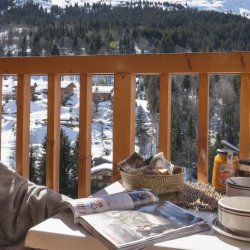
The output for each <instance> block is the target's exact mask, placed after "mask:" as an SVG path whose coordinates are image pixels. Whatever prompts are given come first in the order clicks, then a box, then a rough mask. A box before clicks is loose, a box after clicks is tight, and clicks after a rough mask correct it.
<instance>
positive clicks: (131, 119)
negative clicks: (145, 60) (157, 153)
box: [113, 74, 135, 181]
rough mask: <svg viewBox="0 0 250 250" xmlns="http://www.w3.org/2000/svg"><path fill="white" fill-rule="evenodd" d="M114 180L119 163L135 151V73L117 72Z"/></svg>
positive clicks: (116, 176)
mask: <svg viewBox="0 0 250 250" xmlns="http://www.w3.org/2000/svg"><path fill="white" fill-rule="evenodd" d="M113 119H114V125H113V126H114V127H113V180H114V181H116V180H119V179H120V175H119V172H118V169H117V164H118V163H119V162H120V161H122V160H124V159H125V158H127V157H129V156H130V154H132V153H133V152H134V151H135V75H131V74H116V75H115V82H114V118H113Z"/></svg>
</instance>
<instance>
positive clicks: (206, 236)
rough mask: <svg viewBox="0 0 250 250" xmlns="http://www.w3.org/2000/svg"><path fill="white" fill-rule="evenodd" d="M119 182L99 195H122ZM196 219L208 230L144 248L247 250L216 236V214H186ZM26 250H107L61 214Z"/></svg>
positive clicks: (33, 232) (40, 228) (39, 228)
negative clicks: (208, 226) (204, 221)
mask: <svg viewBox="0 0 250 250" xmlns="http://www.w3.org/2000/svg"><path fill="white" fill-rule="evenodd" d="M123 189H124V188H123V187H122V185H121V183H120V182H115V183H113V184H111V185H110V186H108V187H106V188H105V189H103V190H101V192H100V193H102V194H111V193H117V192H119V191H122V190H123ZM189 211H190V212H191V213H193V214H194V215H196V216H200V217H202V218H203V219H205V220H206V221H207V222H208V224H209V225H210V226H211V230H208V231H204V232H200V233H197V234H192V235H189V236H185V237H181V238H177V239H173V240H167V241H163V242H160V243H157V244H154V245H152V246H149V247H147V248H146V249H148V250H153V249H162V250H167V249H168V250H177V249H178V250H184V249H186V250H203V249H204V250H211V249H213V250H216V249H218V250H224V249H225V250H237V249H240V250H249V249H250V239H246V240H244V241H243V240H238V239H235V238H232V237H228V236H225V235H223V234H221V233H218V232H217V231H216V230H215V229H214V227H213V226H212V223H213V222H214V221H215V220H216V218H217V217H218V213H217V212H209V211H199V210H195V209H193V210H189ZM25 245H26V246H27V247H31V248H36V249H47V250H68V249H73V250H82V249H88V250H92V249H93V250H96V249H98V250H102V249H107V248H106V247H105V246H104V245H103V244H102V243H101V242H100V241H99V240H97V239H95V238H94V237H93V236H91V235H90V234H89V233H88V232H87V231H86V230H85V229H84V228H83V226H81V225H78V224H75V223H74V221H73V215H72V213H71V212H70V211H64V212H61V213H59V214H57V215H55V216H54V217H52V218H49V219H47V220H46V221H44V222H42V223H40V224H38V225H36V226H34V227H32V228H31V229H30V230H29V232H28V234H27V236H26V240H25Z"/></svg>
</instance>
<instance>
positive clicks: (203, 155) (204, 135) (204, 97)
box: [198, 73, 209, 183]
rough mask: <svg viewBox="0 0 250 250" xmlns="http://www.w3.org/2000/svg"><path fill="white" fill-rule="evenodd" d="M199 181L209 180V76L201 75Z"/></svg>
mask: <svg viewBox="0 0 250 250" xmlns="http://www.w3.org/2000/svg"><path fill="white" fill-rule="evenodd" d="M198 116H199V122H198V125H199V127H198V181H199V182H204V183H207V182H208V139H209V138H208V129H209V76H208V74H206V73H201V74H200V75H199V113H198Z"/></svg>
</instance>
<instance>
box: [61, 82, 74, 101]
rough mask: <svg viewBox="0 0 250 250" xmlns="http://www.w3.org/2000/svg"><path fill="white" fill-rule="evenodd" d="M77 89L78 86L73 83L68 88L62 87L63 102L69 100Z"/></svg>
mask: <svg viewBox="0 0 250 250" xmlns="http://www.w3.org/2000/svg"><path fill="white" fill-rule="evenodd" d="M75 88H76V85H75V84H74V83H73V82H71V83H70V84H69V85H68V86H66V87H62V88H61V96H62V100H68V99H69V98H70V97H71V96H72V95H73V94H74V89H75Z"/></svg>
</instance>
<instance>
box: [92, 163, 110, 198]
mask: <svg viewBox="0 0 250 250" xmlns="http://www.w3.org/2000/svg"><path fill="white" fill-rule="evenodd" d="M112 169H113V164H112V163H103V164H100V165H98V166H95V167H92V168H91V191H92V193H94V192H96V191H98V190H100V189H102V188H104V187H106V186H108V185H110V184H111V183H112Z"/></svg>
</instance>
